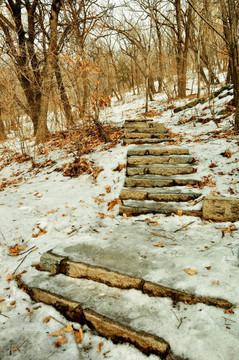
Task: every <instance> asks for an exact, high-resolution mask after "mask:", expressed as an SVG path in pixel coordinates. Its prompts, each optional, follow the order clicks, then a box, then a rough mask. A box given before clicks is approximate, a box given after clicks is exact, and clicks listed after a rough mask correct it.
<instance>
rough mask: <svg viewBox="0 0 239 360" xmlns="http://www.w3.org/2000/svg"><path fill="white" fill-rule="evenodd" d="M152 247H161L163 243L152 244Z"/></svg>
mask: <svg viewBox="0 0 239 360" xmlns="http://www.w3.org/2000/svg"><path fill="white" fill-rule="evenodd" d="M154 246H158V247H163V243H158V244H154Z"/></svg>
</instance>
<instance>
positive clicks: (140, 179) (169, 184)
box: [120, 120, 202, 216]
mask: <svg viewBox="0 0 239 360" xmlns="http://www.w3.org/2000/svg"><path fill="white" fill-rule="evenodd" d="M124 136H125V139H124V142H125V144H136V145H137V144H143V146H136V147H135V148H133V149H130V150H129V151H128V153H127V169H126V179H125V184H124V188H123V190H122V191H121V195H120V199H121V200H122V206H121V207H120V214H121V215H122V214H126V215H127V216H129V215H140V214H147V213H163V214H167V215H170V214H172V213H178V211H179V210H180V214H181V211H182V213H183V214H185V215H193V216H202V210H201V207H202V206H201V204H200V203H199V204H198V201H197V198H199V197H200V196H201V194H200V192H198V191H197V190H196V189H194V191H192V190H191V189H190V187H193V186H194V185H197V184H198V180H197V179H195V177H194V176H193V174H194V173H196V171H197V169H196V168H195V167H194V166H193V162H194V159H193V157H192V156H190V154H189V150H188V149H182V148H176V147H170V148H166V147H162V146H161V147H156V146H155V145H158V144H159V143H165V142H169V141H171V142H173V139H168V135H167V133H166V130H165V126H164V124H158V123H155V122H153V121H152V120H147V121H145V120H141V121H138V120H128V121H127V122H126V123H125V126H124Z"/></svg>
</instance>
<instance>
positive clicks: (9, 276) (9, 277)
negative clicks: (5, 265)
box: [6, 274, 13, 282]
mask: <svg viewBox="0 0 239 360" xmlns="http://www.w3.org/2000/svg"><path fill="white" fill-rule="evenodd" d="M6 279H7V281H8V282H10V281H11V280H13V276H12V275H10V274H7V277H6Z"/></svg>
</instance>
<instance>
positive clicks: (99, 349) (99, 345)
mask: <svg viewBox="0 0 239 360" xmlns="http://www.w3.org/2000/svg"><path fill="white" fill-rule="evenodd" d="M103 345H104V344H103V343H102V342H100V343H99V344H98V349H97V351H98V353H100V352H101V348H102V346H103Z"/></svg>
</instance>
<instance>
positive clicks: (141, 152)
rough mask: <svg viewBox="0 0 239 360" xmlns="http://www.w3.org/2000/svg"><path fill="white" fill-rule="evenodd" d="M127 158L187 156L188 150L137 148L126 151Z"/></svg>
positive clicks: (152, 147) (151, 147)
mask: <svg viewBox="0 0 239 360" xmlns="http://www.w3.org/2000/svg"><path fill="white" fill-rule="evenodd" d="M127 155H128V156H145V155H152V156H162V155H189V149H183V148H165V147H155V146H150V145H149V146H144V147H143V146H142V147H141V146H137V147H135V148H133V149H130V150H128V152H127Z"/></svg>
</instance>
